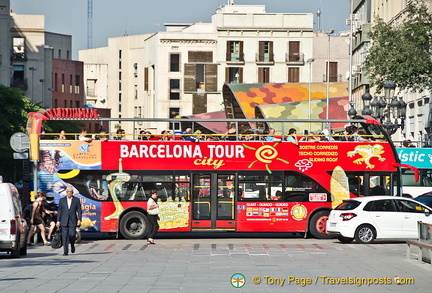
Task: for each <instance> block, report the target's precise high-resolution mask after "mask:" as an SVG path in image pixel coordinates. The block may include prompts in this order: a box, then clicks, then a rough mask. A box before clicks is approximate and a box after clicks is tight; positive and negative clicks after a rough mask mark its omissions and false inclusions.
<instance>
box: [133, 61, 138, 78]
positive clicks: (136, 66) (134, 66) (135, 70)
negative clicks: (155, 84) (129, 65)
mask: <svg viewBox="0 0 432 293" xmlns="http://www.w3.org/2000/svg"><path fill="white" fill-rule="evenodd" d="M133 68H134V76H135V77H138V63H134V65H133Z"/></svg>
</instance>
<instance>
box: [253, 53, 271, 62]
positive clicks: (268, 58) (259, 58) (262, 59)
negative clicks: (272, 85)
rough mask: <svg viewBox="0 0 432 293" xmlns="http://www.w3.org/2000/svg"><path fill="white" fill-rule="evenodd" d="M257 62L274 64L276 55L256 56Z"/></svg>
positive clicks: (259, 54)
mask: <svg viewBox="0 0 432 293" xmlns="http://www.w3.org/2000/svg"><path fill="white" fill-rule="evenodd" d="M255 61H256V62H262V63H274V54H273V53H271V54H270V53H257V54H256V55H255Z"/></svg>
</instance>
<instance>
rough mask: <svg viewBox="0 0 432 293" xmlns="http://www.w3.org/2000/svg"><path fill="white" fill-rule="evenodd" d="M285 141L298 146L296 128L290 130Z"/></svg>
mask: <svg viewBox="0 0 432 293" xmlns="http://www.w3.org/2000/svg"><path fill="white" fill-rule="evenodd" d="M285 139H286V141H289V142H292V143H293V144H295V145H298V139H297V130H296V129H295V128H290V130H288V136H287V137H286V138H285Z"/></svg>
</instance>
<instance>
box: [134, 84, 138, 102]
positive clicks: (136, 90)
mask: <svg viewBox="0 0 432 293" xmlns="http://www.w3.org/2000/svg"><path fill="white" fill-rule="evenodd" d="M134 97H135V100H136V99H138V86H137V85H134Z"/></svg>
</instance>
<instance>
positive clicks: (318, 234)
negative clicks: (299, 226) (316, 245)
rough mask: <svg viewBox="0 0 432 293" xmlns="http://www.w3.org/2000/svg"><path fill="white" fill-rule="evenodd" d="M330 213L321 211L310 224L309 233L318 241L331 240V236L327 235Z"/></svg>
mask: <svg viewBox="0 0 432 293" xmlns="http://www.w3.org/2000/svg"><path fill="white" fill-rule="evenodd" d="M329 214H330V212H329V211H320V212H318V213H316V214H314V215H313V216H312V218H311V220H310V222H309V232H310V234H311V235H312V236H313V237H314V238H317V239H330V238H332V236H331V235H327V233H326V223H327V220H328V216H329Z"/></svg>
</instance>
